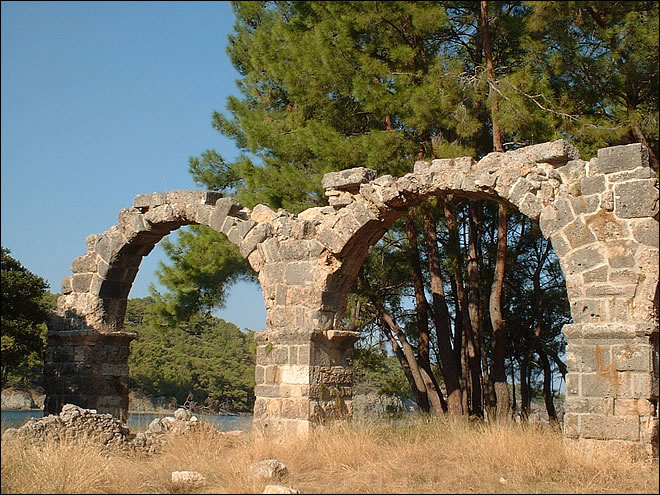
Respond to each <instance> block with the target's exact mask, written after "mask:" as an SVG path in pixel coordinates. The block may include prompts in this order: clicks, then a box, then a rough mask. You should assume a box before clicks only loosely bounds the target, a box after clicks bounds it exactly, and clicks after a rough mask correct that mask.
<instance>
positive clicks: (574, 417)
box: [564, 399, 580, 438]
mask: <svg viewBox="0 0 660 495" xmlns="http://www.w3.org/2000/svg"><path fill="white" fill-rule="evenodd" d="M566 401H567V402H568V399H567V400H566ZM579 416H580V415H579V414H575V413H569V412H567V413H566V414H565V415H564V435H565V436H566V437H567V438H579V436H580V433H579V427H578V418H579Z"/></svg>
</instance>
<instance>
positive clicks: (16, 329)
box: [1, 247, 48, 386]
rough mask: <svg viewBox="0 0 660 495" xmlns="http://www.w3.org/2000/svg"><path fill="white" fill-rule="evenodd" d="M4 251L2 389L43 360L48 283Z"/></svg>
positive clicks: (8, 252) (6, 250)
mask: <svg viewBox="0 0 660 495" xmlns="http://www.w3.org/2000/svg"><path fill="white" fill-rule="evenodd" d="M10 253H11V251H10V250H9V249H6V248H4V247H3V248H2V261H1V264H2V316H1V318H2V385H3V386H4V385H5V384H6V383H7V379H8V377H9V375H10V373H12V372H17V371H19V369H20V368H28V369H29V368H31V367H33V366H34V365H35V364H38V363H39V362H40V361H41V360H42V359H43V353H44V349H45V338H44V335H43V334H44V330H45V329H44V326H43V325H42V324H43V323H44V322H45V321H46V319H47V317H48V313H47V307H48V306H47V302H46V301H45V298H46V297H47V296H46V295H47V289H48V283H46V281H44V279H43V278H41V277H39V276H38V275H35V274H34V273H32V272H30V271H29V270H28V269H27V268H25V267H24V266H23V265H22V264H21V262H20V261H18V260H16V259H14V258H12V257H11V256H10Z"/></svg>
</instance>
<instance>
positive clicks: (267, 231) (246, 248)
mask: <svg viewBox="0 0 660 495" xmlns="http://www.w3.org/2000/svg"><path fill="white" fill-rule="evenodd" d="M269 235H271V227H270V225H269V224H267V223H260V224H257V225H256V227H254V228H253V229H252V230H251V231H250V232H249V233H248V234H246V235H245V238H244V239H243V240H242V241H241V243H240V245H239V250H240V252H241V255H242V256H243V257H244V258H247V257H248V256H249V255H250V254H251V253H252V251H254V250H255V249H256V248H257V245H258V244H259V243H261V242H263V241H264V240H266V239H267V238H268V236H269Z"/></svg>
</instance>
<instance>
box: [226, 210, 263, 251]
mask: <svg viewBox="0 0 660 495" xmlns="http://www.w3.org/2000/svg"><path fill="white" fill-rule="evenodd" d="M255 225H256V222H254V221H252V220H241V219H239V218H235V217H227V218H226V219H225V223H223V224H222V229H221V230H222V232H223V233H225V234H226V235H227V238H228V239H229V240H230V241H231V242H233V243H234V244H236V245H237V246H240V244H241V242H243V239H245V236H246V235H247V234H248V232H250V230H251V229H252V228H253V227H254V226H255Z"/></svg>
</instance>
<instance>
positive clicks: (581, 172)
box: [556, 159, 587, 184]
mask: <svg viewBox="0 0 660 495" xmlns="http://www.w3.org/2000/svg"><path fill="white" fill-rule="evenodd" d="M586 165H587V162H586V161H584V160H579V159H578V160H569V161H568V162H566V164H565V165H562V166H560V167H557V169H556V170H557V172H559V174H560V176H561V179H562V182H563V183H564V184H573V183H579V181H580V179H582V178H583V177H585V176H586Z"/></svg>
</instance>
